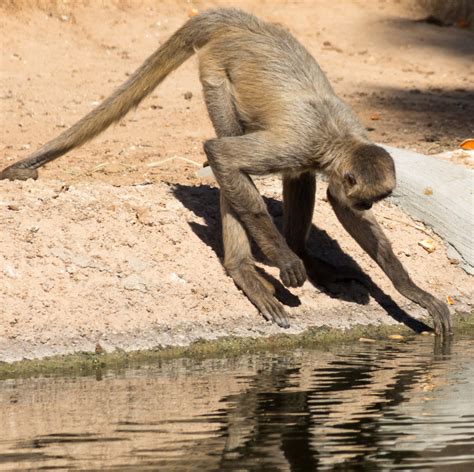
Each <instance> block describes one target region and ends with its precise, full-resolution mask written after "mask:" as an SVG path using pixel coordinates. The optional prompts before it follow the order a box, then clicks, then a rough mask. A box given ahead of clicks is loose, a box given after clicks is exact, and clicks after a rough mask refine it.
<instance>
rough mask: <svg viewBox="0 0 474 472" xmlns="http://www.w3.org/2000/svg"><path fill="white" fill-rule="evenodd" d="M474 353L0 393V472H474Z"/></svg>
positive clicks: (257, 361)
mask: <svg viewBox="0 0 474 472" xmlns="http://www.w3.org/2000/svg"><path fill="white" fill-rule="evenodd" d="M473 359H474V342H472V341H469V340H459V339H458V340H456V341H455V342H454V343H453V345H452V346H438V345H434V340H433V338H425V337H417V338H416V339H415V340H414V341H411V342H409V343H394V342H381V343H377V344H371V345H365V344H360V343H359V344H356V345H351V346H343V347H341V346H339V347H334V348H332V350H331V351H318V350H297V351H294V352H279V353H261V354H256V355H247V356H242V357H238V358H232V359H211V360H201V361H197V360H189V359H179V360H173V361H161V362H158V363H156V364H155V365H148V366H142V367H141V368H138V367H135V368H128V369H125V370H120V371H108V372H104V373H100V372H98V374H97V376H96V377H76V378H67V377H65V378H60V377H54V378H36V379H26V380H5V381H2V382H0V428H1V432H0V470H15V471H19V470H37V469H43V470H52V469H58V470H61V469H62V470H158V471H194V470H197V471H202V472H204V471H254V470H258V471H272V472H273V471H311V470H404V471H406V470H426V471H428V470H430V471H431V470H450V471H453V472H454V471H464V470H465V471H470V472H471V471H472V470H474V406H473V403H474V362H473Z"/></svg>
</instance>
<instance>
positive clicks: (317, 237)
mask: <svg viewBox="0 0 474 472" xmlns="http://www.w3.org/2000/svg"><path fill="white" fill-rule="evenodd" d="M173 193H174V195H175V196H176V198H177V199H178V200H179V201H180V202H181V203H182V204H183V205H184V206H185V207H186V208H188V209H189V210H191V211H192V212H193V213H194V214H195V215H196V216H198V217H200V218H203V219H204V221H205V224H199V223H196V222H191V223H189V224H190V226H191V228H192V230H193V231H194V233H195V234H196V235H197V236H198V237H199V238H200V239H201V240H202V241H203V242H204V243H205V244H206V245H208V246H209V247H211V248H212V250H213V251H214V252H215V253H216V254H217V256H218V257H219V258H221V259H222V257H223V247H222V240H221V226H220V220H219V194H218V189H216V188H213V187H210V186H209V185H201V186H199V187H194V186H187V185H181V184H177V185H175V186H174V187H173ZM265 202H266V204H267V206H268V210H269V212H270V214H271V215H272V217H273V218H274V220H275V223H276V225H277V226H278V227H279V228H281V224H282V217H283V209H282V204H281V202H279V201H278V200H275V199H273V198H265ZM308 247H309V248H310V250H311V249H312V248H318V253H320V254H323V255H324V260H323V261H322V264H331V265H333V266H335V267H349V268H350V269H352V270H354V271H355V272H356V274H357V275H356V278H357V280H350V281H347V282H341V283H337V284H335V283H331V284H327V283H325V281H324V280H321V279H320V278H318V277H317V272H318V271H315V273H308V279H309V281H310V283H312V284H313V286H315V287H316V288H318V289H319V290H321V291H323V292H325V293H326V294H327V295H329V296H330V297H332V298H337V299H340V300H345V301H350V302H354V303H358V304H360V305H366V304H368V302H369V298H370V297H372V298H373V299H374V300H375V301H377V303H378V304H379V305H380V306H381V307H382V308H383V309H384V310H385V311H386V312H387V314H388V315H389V316H391V317H392V318H393V319H394V320H396V321H398V322H401V323H404V324H405V325H406V326H408V327H409V328H411V329H412V330H413V331H415V332H417V333H420V332H422V331H431V328H430V327H428V326H427V325H426V324H425V323H423V322H421V321H419V320H417V319H415V318H413V317H412V316H410V315H409V314H407V313H406V312H405V311H404V310H403V309H402V308H400V307H399V306H398V305H397V304H396V303H395V301H394V300H393V299H392V298H391V297H390V296H389V295H387V294H386V293H385V292H383V291H382V290H381V289H380V288H379V287H378V286H377V285H376V284H375V283H374V282H373V280H372V279H371V278H370V277H369V276H368V275H367V274H365V273H364V272H363V271H362V269H361V268H360V266H359V265H358V264H357V263H356V262H355V261H354V259H352V257H350V256H349V255H347V254H346V253H344V251H343V250H342V249H341V247H340V246H339V244H338V243H337V241H336V240H334V239H332V238H331V237H330V236H329V235H328V234H327V233H326V231H324V230H321V229H319V228H317V227H316V226H314V225H312V226H311V231H310V235H309V239H308ZM253 249H254V255H255V256H256V259H257V260H259V261H264V259H265V258H264V256H263V255H262V253H261V252H260V251H259V250H258V248H257V247H256V246H254V248H253ZM265 262H266V263H267V264H268V261H265ZM311 272H312V271H311ZM262 275H264V276H265V277H266V278H267V280H269V281H270V282H271V283H272V284H273V285H274V286H275V289H276V296H277V298H278V299H279V300H280V301H281V302H282V303H283V304H285V305H287V306H292V307H294V306H298V305H300V303H301V302H300V300H299V298H298V297H297V296H295V295H293V294H292V293H291V292H290V291H289V290H287V289H286V288H285V287H284V286H283V285H282V284H281V283H280V281H279V280H277V279H276V278H274V277H272V276H271V275H270V274H267V273H264V272H263V271H262Z"/></svg>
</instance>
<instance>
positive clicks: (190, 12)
mask: <svg viewBox="0 0 474 472" xmlns="http://www.w3.org/2000/svg"><path fill="white" fill-rule="evenodd" d="M196 15H199V10H198V9H197V8H190V9H189V10H188V17H189V18H192V17H193V16H196Z"/></svg>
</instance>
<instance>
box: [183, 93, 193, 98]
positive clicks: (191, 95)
mask: <svg viewBox="0 0 474 472" xmlns="http://www.w3.org/2000/svg"><path fill="white" fill-rule="evenodd" d="M191 98H193V93H192V92H186V93H185V94H184V99H185V100H191Z"/></svg>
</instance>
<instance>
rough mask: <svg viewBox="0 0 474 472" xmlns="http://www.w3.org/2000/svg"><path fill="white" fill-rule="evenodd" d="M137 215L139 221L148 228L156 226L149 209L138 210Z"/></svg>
mask: <svg viewBox="0 0 474 472" xmlns="http://www.w3.org/2000/svg"><path fill="white" fill-rule="evenodd" d="M135 213H136V215H137V220H138V221H139V222H140V223H141V224H142V225H146V226H153V225H154V224H155V220H154V218H153V216H152V214H151V212H150V210H149V209H148V208H137V209H136V210H135Z"/></svg>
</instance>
